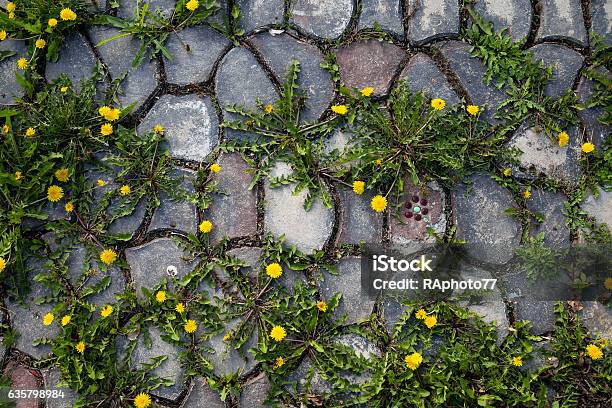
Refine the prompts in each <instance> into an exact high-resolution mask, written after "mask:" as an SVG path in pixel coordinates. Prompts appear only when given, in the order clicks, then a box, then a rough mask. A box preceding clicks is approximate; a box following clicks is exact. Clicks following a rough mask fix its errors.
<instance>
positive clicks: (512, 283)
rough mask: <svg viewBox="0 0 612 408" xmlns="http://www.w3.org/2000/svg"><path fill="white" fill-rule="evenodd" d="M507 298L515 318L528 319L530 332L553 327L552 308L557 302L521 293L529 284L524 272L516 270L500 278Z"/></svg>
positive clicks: (541, 331) (554, 319)
mask: <svg viewBox="0 0 612 408" xmlns="http://www.w3.org/2000/svg"><path fill="white" fill-rule="evenodd" d="M502 281H503V283H504V286H505V289H506V291H507V292H508V298H509V299H510V300H512V302H514V318H515V320H528V321H530V322H531V324H532V330H531V332H532V333H533V334H535V335H540V334H544V333H546V332H551V331H553V330H554V328H555V321H556V318H557V316H556V315H555V312H554V308H555V304H556V303H557V302H555V301H549V300H539V299H535V298H534V297H533V296H529V297H527V296H524V295H522V293H523V290H524V288H526V287H527V286H528V285H529V283H528V282H529V281H528V280H527V276H526V274H525V272H522V271H521V272H517V273H513V274H510V275H507V276H504V277H503V278H502Z"/></svg>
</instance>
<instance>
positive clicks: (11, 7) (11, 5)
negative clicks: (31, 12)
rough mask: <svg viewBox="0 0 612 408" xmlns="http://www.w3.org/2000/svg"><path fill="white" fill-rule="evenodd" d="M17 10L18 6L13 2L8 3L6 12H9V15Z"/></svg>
mask: <svg viewBox="0 0 612 408" xmlns="http://www.w3.org/2000/svg"><path fill="white" fill-rule="evenodd" d="M16 8H17V6H16V5H15V3H13V2H12V1H9V2H8V3H6V11H8V12H9V13H12V12H14V11H15V9H16Z"/></svg>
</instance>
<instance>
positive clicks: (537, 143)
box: [508, 123, 581, 183]
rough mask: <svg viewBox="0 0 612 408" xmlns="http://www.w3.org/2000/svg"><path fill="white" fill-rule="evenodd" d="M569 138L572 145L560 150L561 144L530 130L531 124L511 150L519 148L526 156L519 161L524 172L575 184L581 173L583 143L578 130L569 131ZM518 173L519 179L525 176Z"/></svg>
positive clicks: (519, 133) (518, 135)
mask: <svg viewBox="0 0 612 408" xmlns="http://www.w3.org/2000/svg"><path fill="white" fill-rule="evenodd" d="M567 134H568V135H569V142H568V144H567V145H566V146H565V147H559V143H558V142H557V141H553V140H551V139H550V138H549V137H548V136H547V135H546V134H545V133H544V132H543V131H542V132H538V131H537V130H536V129H535V128H530V127H529V124H528V123H523V124H522V125H521V126H520V127H519V128H518V129H517V131H516V132H515V134H514V136H513V137H512V139H511V140H510V142H509V144H508V147H515V148H517V149H519V150H520V151H521V152H522V153H521V154H520V155H519V157H518V160H519V162H520V166H521V167H522V168H524V169H527V170H529V171H535V172H539V173H544V174H545V175H547V176H548V177H552V178H556V179H559V180H563V181H566V182H570V183H573V182H576V181H577V180H578V177H580V173H581V170H580V163H579V162H578V152H579V151H580V140H579V136H578V131H577V129H576V128H570V129H567ZM511 167H514V166H511ZM516 170H517V171H516V175H524V173H522V172H520V171H519V170H518V169H516Z"/></svg>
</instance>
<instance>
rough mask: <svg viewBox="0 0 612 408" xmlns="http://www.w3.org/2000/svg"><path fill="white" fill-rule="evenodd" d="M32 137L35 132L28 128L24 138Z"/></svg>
mask: <svg viewBox="0 0 612 408" xmlns="http://www.w3.org/2000/svg"><path fill="white" fill-rule="evenodd" d="M34 135H36V130H35V129H34V128H31V127H29V128H28V129H27V130H26V136H27V137H32V136H34Z"/></svg>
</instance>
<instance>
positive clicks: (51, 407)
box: [41, 367, 78, 408]
mask: <svg viewBox="0 0 612 408" xmlns="http://www.w3.org/2000/svg"><path fill="white" fill-rule="evenodd" d="M41 374H42V376H43V381H44V385H45V387H44V389H45V390H48V391H51V392H54V391H55V390H58V391H60V390H61V392H63V393H64V396H63V397H62V398H48V399H47V400H46V405H45V406H46V407H47V408H72V407H73V405H74V403H75V401H76V399H77V398H78V394H77V393H75V392H74V391H72V390H71V389H70V388H68V387H58V383H59V382H60V380H61V373H60V370H59V368H57V367H51V368H47V369H44V370H42V371H41Z"/></svg>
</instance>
